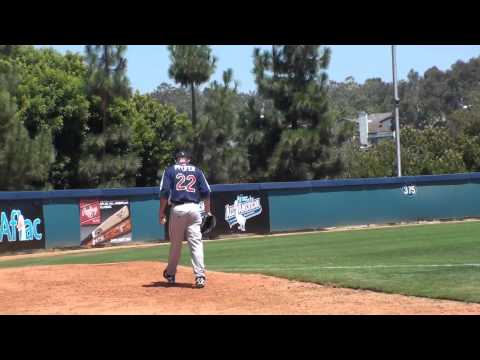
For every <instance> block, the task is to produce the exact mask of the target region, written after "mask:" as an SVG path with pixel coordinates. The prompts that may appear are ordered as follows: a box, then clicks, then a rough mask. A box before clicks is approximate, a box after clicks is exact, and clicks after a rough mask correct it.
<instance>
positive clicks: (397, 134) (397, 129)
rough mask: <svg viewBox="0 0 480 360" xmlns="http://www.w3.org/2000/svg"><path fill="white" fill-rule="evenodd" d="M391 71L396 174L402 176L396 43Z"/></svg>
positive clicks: (393, 49)
mask: <svg viewBox="0 0 480 360" xmlns="http://www.w3.org/2000/svg"><path fill="white" fill-rule="evenodd" d="M392 71H393V95H394V103H395V140H396V141H397V176H398V177H401V176H402V160H401V153H400V121H399V119H398V118H399V106H400V99H399V98H398V89H397V59H396V45H392Z"/></svg>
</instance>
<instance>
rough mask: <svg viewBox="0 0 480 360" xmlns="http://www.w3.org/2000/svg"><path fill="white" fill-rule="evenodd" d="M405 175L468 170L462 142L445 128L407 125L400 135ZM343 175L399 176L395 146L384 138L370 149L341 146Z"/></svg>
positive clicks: (357, 176)
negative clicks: (421, 127) (423, 127)
mask: <svg viewBox="0 0 480 360" xmlns="http://www.w3.org/2000/svg"><path fill="white" fill-rule="evenodd" d="M401 149H402V170H403V174H404V175H408V176H414V175H436V174H449V173H460V172H465V171H466V164H465V161H464V159H463V148H462V145H461V143H459V142H458V141H456V140H455V138H454V137H452V136H451V135H450V133H449V131H448V129H446V128H432V127H431V128H426V129H424V130H420V129H415V128H412V127H405V128H403V129H402V135H401ZM342 159H343V163H344V172H343V176H344V177H347V178H364V177H384V176H388V177H392V176H395V175H396V148H395V143H394V142H393V141H382V142H380V143H379V144H378V145H374V146H372V147H371V148H369V149H368V150H360V149H359V148H358V146H357V145H355V144H353V143H349V144H347V145H345V146H344V147H343V149H342Z"/></svg>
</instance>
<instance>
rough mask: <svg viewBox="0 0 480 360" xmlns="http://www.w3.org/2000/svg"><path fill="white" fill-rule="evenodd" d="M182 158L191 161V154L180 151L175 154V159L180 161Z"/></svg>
mask: <svg viewBox="0 0 480 360" xmlns="http://www.w3.org/2000/svg"><path fill="white" fill-rule="evenodd" d="M180 158H187V159H190V158H191V157H190V154H189V153H188V152H187V151H183V150H181V151H179V152H177V153H176V154H175V159H180Z"/></svg>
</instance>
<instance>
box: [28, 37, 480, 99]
mask: <svg viewBox="0 0 480 360" xmlns="http://www.w3.org/2000/svg"><path fill="white" fill-rule="evenodd" d="M43 46H51V47H53V48H55V49H56V50H59V51H60V52H62V53H65V52H66V51H68V50H70V51H73V52H80V53H83V51H84V45H37V47H43ZM328 46H329V47H330V48H331V49H332V58H331V61H330V66H329V68H328V71H327V72H328V76H329V78H330V79H331V80H335V81H343V80H345V78H346V77H347V76H353V77H354V78H355V80H356V81H357V82H360V83H363V82H364V81H365V79H368V78H372V77H380V78H382V79H383V80H384V81H392V62H391V61H392V60H391V47H390V46H389V45H328ZM254 47H260V48H264V49H270V47H271V45H212V49H213V53H214V54H215V56H217V57H218V64H217V70H216V72H215V74H214V76H213V77H212V80H221V77H222V73H223V71H224V70H226V69H227V68H229V67H230V68H232V69H233V74H234V78H235V79H236V80H238V81H239V82H240V90H241V91H243V92H249V91H254V90H255V88H256V86H255V82H254V78H253V74H252V68H253V59H252V56H253V49H254ZM477 56H480V45H400V46H397V66H398V69H397V72H398V77H399V79H404V78H406V76H407V74H408V72H409V71H410V69H412V68H413V69H415V70H416V71H418V72H419V73H420V74H421V75H423V73H424V72H425V70H427V69H428V68H430V67H432V66H437V67H438V68H439V69H440V70H446V69H448V68H450V66H451V65H452V64H453V63H455V62H456V61H457V60H463V61H468V60H469V59H471V58H472V57H477ZM127 59H128V77H129V78H130V82H131V85H132V87H133V88H134V89H138V90H139V91H140V92H142V93H145V92H150V91H153V90H154V89H155V88H156V87H157V86H158V85H160V83H162V82H167V83H171V84H173V81H172V80H170V79H169V77H168V67H169V62H170V60H169V57H168V51H167V48H166V45H129V46H128V50H127Z"/></svg>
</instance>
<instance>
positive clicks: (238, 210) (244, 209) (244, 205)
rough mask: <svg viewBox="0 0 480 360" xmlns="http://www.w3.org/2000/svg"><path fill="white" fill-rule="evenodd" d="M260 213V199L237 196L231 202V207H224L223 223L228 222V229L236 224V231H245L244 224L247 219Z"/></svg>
mask: <svg viewBox="0 0 480 360" xmlns="http://www.w3.org/2000/svg"><path fill="white" fill-rule="evenodd" d="M261 213H262V205H261V204H260V198H254V197H252V196H244V195H239V196H237V199H236V200H235V201H234V202H233V205H229V204H227V205H225V221H227V222H228V225H230V228H232V226H234V225H236V224H238V229H239V230H241V231H246V230H245V223H246V222H247V220H248V219H251V218H252V217H255V216H257V215H260V214H261Z"/></svg>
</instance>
